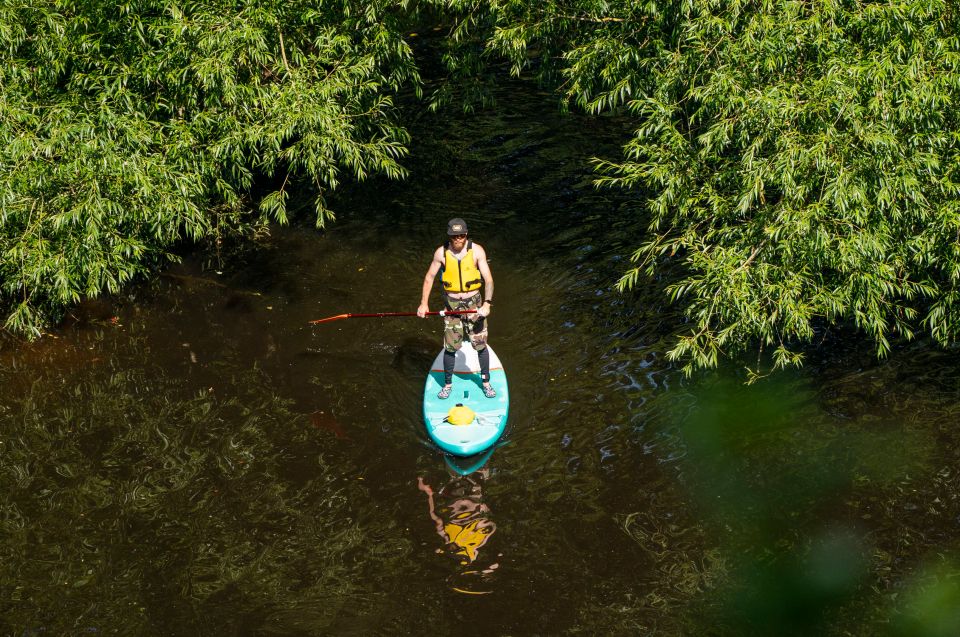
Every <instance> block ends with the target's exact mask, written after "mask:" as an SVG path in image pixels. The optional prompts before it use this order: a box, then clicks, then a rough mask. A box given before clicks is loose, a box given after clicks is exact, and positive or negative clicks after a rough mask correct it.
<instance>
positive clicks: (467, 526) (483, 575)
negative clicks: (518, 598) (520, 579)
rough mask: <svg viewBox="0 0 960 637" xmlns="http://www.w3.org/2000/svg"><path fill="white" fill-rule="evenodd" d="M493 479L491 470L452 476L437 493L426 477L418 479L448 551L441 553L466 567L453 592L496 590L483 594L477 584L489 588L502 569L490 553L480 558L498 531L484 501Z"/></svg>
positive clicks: (455, 577) (456, 576)
mask: <svg viewBox="0 0 960 637" xmlns="http://www.w3.org/2000/svg"><path fill="white" fill-rule="evenodd" d="M489 477H490V469H489V468H487V467H484V468H482V469H480V470H479V471H476V472H474V473H471V474H469V475H460V474H458V473H456V472H451V474H450V477H449V479H448V481H447V483H446V484H444V485H443V486H442V487H441V488H440V490H439V491H436V492H434V490H433V488H432V487H431V486H430V485H429V484H427V483H426V482H425V481H424V479H423V478H422V477H418V478H417V488H418V489H420V490H421V491H423V492H424V493H425V494H426V496H427V505H428V507H429V511H430V518H431V519H432V520H433V522H434V524H435V525H436V528H437V534H438V535H439V536H440V537H441V539H442V540H443V542H444V548H443V549H438V550H437V552H438V553H441V554H442V553H447V554H448V555H451V556H452V557H454V558H456V559H458V560H459V563H460V566H461V567H462V569H461V570H460V571H458V573H457V574H455V575H454V576H453V578H452V579H454V580H456V581H457V582H458V583H456V584H455V585H454V586H453V590H455V591H457V592H460V593H469V594H475V595H482V594H487V593H492V592H493V591H492V590H479V589H478V588H477V584H478V583H481V584H482V585H485V586H489V584H490V583H491V579H492V575H493V573H494V572H495V571H496V570H497V568H499V566H500V564H499V563H498V562H497V561H496V558H491V557H490V552H489V551H487V550H485V551H484V555H483V556H481V555H480V549H482V548H484V547H485V546H486V544H487V542H489V541H490V538H492V537H493V534H494V533H495V532H496V530H497V524H496V522H494V521H493V520H492V519H491V512H490V507H489V506H487V504H486V503H485V502H484V501H483V484H484V482H485V481H486V480H487V479H488V478H489ZM501 555H502V554H500V555H497V556H496V557H497V558H499V557H500V556H501Z"/></svg>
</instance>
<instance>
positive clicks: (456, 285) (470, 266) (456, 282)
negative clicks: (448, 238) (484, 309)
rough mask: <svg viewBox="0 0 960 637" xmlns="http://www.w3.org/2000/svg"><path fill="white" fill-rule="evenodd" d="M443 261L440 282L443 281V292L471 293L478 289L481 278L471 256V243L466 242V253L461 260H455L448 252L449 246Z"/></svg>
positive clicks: (474, 260) (448, 245) (475, 261)
mask: <svg viewBox="0 0 960 637" xmlns="http://www.w3.org/2000/svg"><path fill="white" fill-rule="evenodd" d="M444 256H445V261H444V264H443V273H442V276H441V277H440V280H441V281H443V289H444V291H445V292H473V291H474V290H479V289H480V284H481V283H482V282H483V277H481V276H480V269H479V268H478V267H477V260H476V258H474V256H473V241H468V242H467V252H466V254H464V255H463V258H462V259H457V257H455V256H453V252H451V251H450V244H449V243H448V244H447V245H446V248H445V250H444Z"/></svg>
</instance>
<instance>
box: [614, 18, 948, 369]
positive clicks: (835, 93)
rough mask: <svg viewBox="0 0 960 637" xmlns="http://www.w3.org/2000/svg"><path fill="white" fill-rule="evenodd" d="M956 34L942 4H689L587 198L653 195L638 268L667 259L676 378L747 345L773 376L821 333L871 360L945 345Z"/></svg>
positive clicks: (627, 280)
mask: <svg viewBox="0 0 960 637" xmlns="http://www.w3.org/2000/svg"><path fill="white" fill-rule="evenodd" d="M956 20H957V18H956V16H955V15H953V14H951V12H950V11H949V7H948V5H947V3H945V2H939V3H938V2H932V3H931V2H910V1H900V2H890V3H885V4H873V3H870V4H860V3H856V4H853V3H834V2H824V3H817V4H815V5H812V6H811V5H808V4H804V3H794V2H785V3H737V2H702V3H693V4H692V5H691V6H690V7H689V8H687V9H686V10H685V11H684V15H683V20H682V22H681V25H680V26H681V28H680V30H679V31H678V35H677V39H676V43H675V44H674V45H673V46H674V47H675V48H676V51H677V53H676V54H674V55H672V56H670V57H669V58H666V59H665V60H664V62H663V63H661V64H659V65H658V67H657V71H656V74H655V78H654V79H655V82H654V85H655V89H654V90H652V91H651V92H650V93H649V94H647V95H644V96H643V97H640V98H638V99H635V100H632V101H630V102H629V104H628V106H629V108H630V111H631V112H632V113H634V114H635V115H636V116H637V117H638V118H639V119H640V121H641V122H642V125H641V127H640V128H639V129H638V131H637V135H636V137H635V138H634V139H633V140H632V141H631V142H630V143H629V144H628V145H627V147H626V155H627V160H626V161H625V162H623V163H620V164H601V167H602V168H603V169H604V170H605V171H606V173H607V174H606V177H605V178H604V179H602V180H601V182H602V183H605V184H611V185H622V186H627V187H638V186H639V187H644V188H652V190H653V197H652V199H651V200H650V208H651V211H652V214H653V221H652V224H651V233H650V237H649V240H648V241H647V242H646V243H644V244H643V245H642V246H641V247H640V248H639V249H638V250H637V252H636V253H635V254H634V258H635V259H636V260H637V261H638V262H639V265H638V266H637V267H636V268H635V269H633V270H631V271H629V272H628V273H627V274H626V275H625V276H624V278H623V279H622V280H621V287H630V286H631V285H633V283H634V282H635V281H636V277H637V274H638V271H639V270H641V269H645V270H646V271H647V272H652V271H653V270H654V269H656V268H660V267H663V265H664V264H665V263H669V262H671V261H680V262H682V263H683V264H684V265H685V266H686V269H687V272H688V274H687V275H686V276H685V277H683V278H682V279H681V280H679V281H677V282H675V283H673V284H672V285H670V286H669V288H668V293H669V294H670V296H671V298H672V299H673V300H675V301H678V302H681V303H684V304H685V311H686V314H687V316H688V317H689V318H690V319H691V323H692V327H691V329H690V332H689V333H688V334H686V335H683V336H681V337H680V340H679V342H678V344H677V346H676V347H675V348H674V349H673V350H672V352H671V357H672V358H674V359H677V358H683V359H685V360H686V361H687V365H686V368H685V369H686V370H687V371H688V372H689V371H690V370H692V369H693V368H695V367H702V366H712V365H715V364H716V362H717V358H718V355H720V354H721V353H731V352H735V351H737V350H740V349H742V348H743V347H744V346H745V344H747V343H750V342H757V341H759V343H760V344H761V347H772V348H773V349H774V352H773V359H774V365H775V366H776V367H783V366H786V365H789V364H797V363H799V362H800V360H801V357H800V355H799V354H798V353H797V343H798V342H802V341H809V340H811V339H812V338H813V336H814V328H815V326H816V325H817V323H818V322H819V321H827V322H836V321H845V322H851V323H853V324H854V325H855V326H856V327H857V328H859V329H860V330H862V331H864V332H865V333H866V334H867V335H868V336H870V337H871V338H872V339H873V340H874V341H875V342H876V346H877V352H878V355H881V356H882V355H884V354H886V353H887V352H888V351H889V348H890V344H891V340H892V339H895V338H906V339H910V338H913V337H914V336H915V335H916V334H917V333H918V332H920V331H925V332H926V333H928V334H930V335H931V336H933V337H934V338H935V339H937V340H938V341H939V342H941V343H949V342H952V341H953V340H955V339H956V336H957V334H958V329H960V315H958V314H957V312H956V309H955V305H956V303H955V298H956V292H955V289H956V286H957V283H958V275H960V246H958V243H957V238H958V232H960V215H958V202H960V199H958V194H960V191H958V184H957V168H958V166H960V163H958V158H957V144H956V142H957V132H958V122H957V119H956V116H955V114H954V113H955V109H954V107H953V105H954V104H955V103H956V101H957V97H958V92H957V91H958V87H960V41H958V39H957V22H956Z"/></svg>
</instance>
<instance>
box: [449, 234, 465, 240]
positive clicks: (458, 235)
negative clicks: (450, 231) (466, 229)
mask: <svg viewBox="0 0 960 637" xmlns="http://www.w3.org/2000/svg"><path fill="white" fill-rule="evenodd" d="M450 238H451V239H466V238H467V235H465V234H455V235H453V236H451V237H450Z"/></svg>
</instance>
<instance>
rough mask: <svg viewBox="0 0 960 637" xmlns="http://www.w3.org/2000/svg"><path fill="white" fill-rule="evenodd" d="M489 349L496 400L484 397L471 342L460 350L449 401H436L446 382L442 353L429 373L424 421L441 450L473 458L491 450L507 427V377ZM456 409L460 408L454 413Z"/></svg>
mask: <svg viewBox="0 0 960 637" xmlns="http://www.w3.org/2000/svg"><path fill="white" fill-rule="evenodd" d="M487 349H488V350H490V384H491V385H493V388H494V389H495V390H497V395H496V397H494V398H487V397H486V396H484V395H483V382H482V381H481V380H480V361H479V359H478V358H477V352H476V351H475V350H474V349H473V347H472V346H471V345H470V343H469V342H465V343H464V344H463V347H461V348H460V350H459V351H457V358H456V364H455V366H454V368H453V391H452V392H451V394H450V397H449V398H446V399H441V398H437V392H439V391H440V388H441V387H443V380H444V378H443V352H442V351H441V352H440V353H439V354H438V355H437V357H436V359H434V361H433V365H432V366H431V367H430V373H429V374H427V382H426V384H425V386H424V389H423V420H424V423H425V425H426V427H427V434H428V435H429V436H430V438H431V439H432V440H433V441H434V442H435V443H437V446H438V447H440V448H441V449H443V450H444V451H447V452H449V453H452V454H454V455H457V456H472V455H473V454H476V453H480V452H482V451H484V450H486V449H488V448H489V447H490V446H491V445H493V443H495V442H496V441H497V440H498V439H499V438H500V435H501V434H503V430H504V429H506V427H507V414H508V412H509V410H510V392H509V390H508V389H507V375H506V373H505V372H504V371H503V365H502V364H501V363H500V359H499V358H498V357H497V355H496V354H495V353H494V351H493V349H492V348H491V347H490V346H489V345H488V346H487ZM454 408H458V409H457V410H456V411H454V412H453V413H451V410H452V409H454ZM462 408H466V410H464V409H462ZM461 423H464V424H461Z"/></svg>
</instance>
